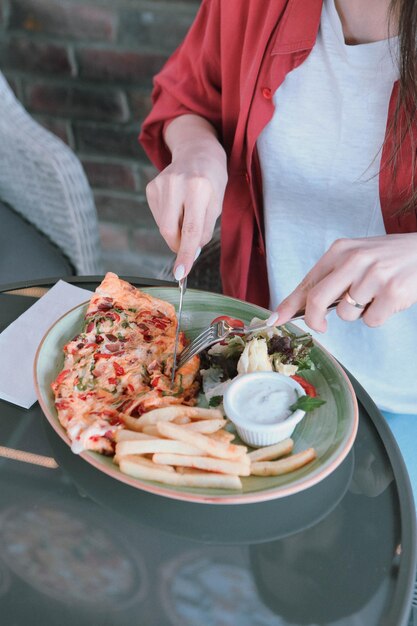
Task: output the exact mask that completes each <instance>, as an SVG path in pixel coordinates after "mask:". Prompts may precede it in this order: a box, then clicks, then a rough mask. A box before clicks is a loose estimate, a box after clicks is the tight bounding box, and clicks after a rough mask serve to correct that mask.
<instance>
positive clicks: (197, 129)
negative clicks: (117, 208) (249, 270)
mask: <svg viewBox="0 0 417 626" xmlns="http://www.w3.org/2000/svg"><path fill="white" fill-rule="evenodd" d="M165 138H166V142H167V144H168V147H169V148H170V149H171V153H172V162H171V164H170V165H169V166H168V167H166V168H165V169H164V170H163V171H162V172H161V173H160V174H159V175H158V176H157V177H156V178H155V179H154V180H152V181H151V182H150V183H149V184H148V186H147V188H146V195H147V199H148V203H149V206H150V209H151V211H152V214H153V216H154V218H155V221H156V223H157V225H158V227H159V230H160V232H161V235H162V236H163V238H164V239H165V241H166V242H167V244H168V246H169V247H170V248H171V250H173V251H174V252H176V253H177V259H176V262H175V269H174V275H175V278H176V279H177V280H180V279H181V278H182V277H183V276H186V275H187V274H188V272H189V271H190V269H191V267H192V265H193V263H194V261H195V259H196V257H197V256H198V254H199V252H200V250H201V248H202V246H204V245H205V244H206V243H208V242H209V241H210V239H211V237H212V235H213V230H214V227H215V224H216V220H217V218H218V217H219V215H220V213H221V210H222V204H223V197H224V192H225V188H226V183H227V162H226V154H225V151H224V149H223V147H222V146H221V144H220V143H219V141H218V140H217V137H216V135H215V132H214V129H213V128H212V127H211V126H210V124H209V123H208V122H207V121H206V120H203V119H202V118H199V117H198V116H195V115H185V116H182V117H180V118H177V119H176V120H174V121H173V122H171V124H170V125H169V126H168V128H167V130H166V137H165Z"/></svg>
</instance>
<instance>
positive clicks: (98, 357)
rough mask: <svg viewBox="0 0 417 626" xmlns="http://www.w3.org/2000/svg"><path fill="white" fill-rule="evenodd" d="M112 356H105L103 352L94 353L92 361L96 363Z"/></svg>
mask: <svg viewBox="0 0 417 626" xmlns="http://www.w3.org/2000/svg"><path fill="white" fill-rule="evenodd" d="M112 356H113V354H105V353H104V352H96V353H95V355H94V360H95V361H98V360H99V359H111V358H112Z"/></svg>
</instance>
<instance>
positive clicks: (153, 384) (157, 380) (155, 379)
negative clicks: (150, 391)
mask: <svg viewBox="0 0 417 626" xmlns="http://www.w3.org/2000/svg"><path fill="white" fill-rule="evenodd" d="M160 378H161V377H160V376H157V377H156V378H154V379H153V381H152V382H151V385H152V387H157V386H158V383H159V379H160Z"/></svg>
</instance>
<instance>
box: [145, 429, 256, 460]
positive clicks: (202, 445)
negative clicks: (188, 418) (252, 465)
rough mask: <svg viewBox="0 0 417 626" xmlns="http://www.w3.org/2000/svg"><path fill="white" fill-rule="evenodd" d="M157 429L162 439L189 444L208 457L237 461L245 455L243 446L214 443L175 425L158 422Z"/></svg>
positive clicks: (220, 442) (208, 438) (199, 434)
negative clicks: (166, 438)
mask: <svg viewBox="0 0 417 626" xmlns="http://www.w3.org/2000/svg"><path fill="white" fill-rule="evenodd" d="M157 428H158V431H159V432H160V434H161V435H162V436H163V437H168V438H170V439H176V440H178V441H184V442H185V443H189V444H190V445H192V446H196V448H199V449H200V450H202V451H203V452H205V453H206V454H208V455H209V456H214V457H218V458H221V459H229V460H239V459H240V458H241V457H242V456H244V455H245V454H246V451H247V448H246V447H245V446H237V445H234V444H233V443H224V442H223V441H215V440H214V439H210V437H206V436H205V435H202V434H201V433H193V432H192V431H190V430H188V429H187V428H184V427H182V426H178V425H177V424H172V423H169V422H158V424H157Z"/></svg>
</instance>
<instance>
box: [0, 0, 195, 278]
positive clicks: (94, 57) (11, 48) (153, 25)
mask: <svg viewBox="0 0 417 626" xmlns="http://www.w3.org/2000/svg"><path fill="white" fill-rule="evenodd" d="M199 4H200V2H199V0H182V1H175V0H165V1H162V0H161V1H159V0H152V1H150V0H148V1H145V0H0V69H1V71H2V72H3V73H4V74H5V76H6V78H7V79H8V80H9V82H10V84H11V85H12V87H13V89H14V90H15V92H16V94H17V96H18V98H19V99H20V100H21V102H22V103H23V104H24V106H25V107H26V109H27V110H28V111H29V112H30V113H31V114H32V115H33V116H34V117H35V118H36V119H37V120H38V121H39V122H40V123H41V124H43V125H44V126H45V127H46V128H48V129H49V130H51V131H52V132H53V133H55V134H57V135H58V136H59V137H60V138H61V139H62V140H63V141H65V142H66V143H67V144H68V145H69V146H70V147H71V148H72V149H73V150H74V151H75V153H76V154H77V155H78V157H79V158H80V160H81V161H82V163H83V166H84V169H85V171H86V174H87V177H88V179H89V181H90V184H91V186H92V188H93V190H94V196H95V200H96V206H97V211H98V215H99V222H100V236H101V241H102V246H103V252H104V259H105V266H106V267H105V269H112V270H113V271H116V272H119V273H121V274H137V275H139V274H142V275H147V276H156V274H157V272H158V271H159V269H160V268H161V266H162V265H163V264H164V263H165V262H166V261H167V259H169V258H170V257H171V256H172V255H171V253H170V251H169V249H168V248H167V246H166V245H165V243H164V242H163V241H162V238H161V237H160V235H159V233H158V232H157V229H156V227H155V225H154V222H153V218H152V216H151V214H150V212H149V209H148V207H147V203H146V199H145V195H144V188H145V185H146V182H147V181H148V180H149V179H150V178H151V177H152V176H153V175H154V173H155V171H154V169H153V167H152V166H151V165H150V163H149V161H147V158H146V156H145V154H144V152H143V150H142V148H141V147H140V145H139V144H138V141H137V136H138V132H139V129H140V124H141V120H142V119H143V118H144V116H145V115H146V113H147V111H148V110H149V107H150V91H151V86H152V76H153V75H154V74H155V73H156V72H157V71H158V70H159V69H160V67H161V66H162V64H163V63H164V62H165V60H166V59H167V57H168V56H169V54H170V53H171V52H172V51H173V50H174V49H175V47H176V46H177V45H178V43H179V42H180V41H181V40H182V38H183V37H184V35H185V33H186V31H187V29H188V28H189V26H190V24H191V22H192V20H193V18H194V15H195V13H196V11H197V8H198V6H199Z"/></svg>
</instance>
